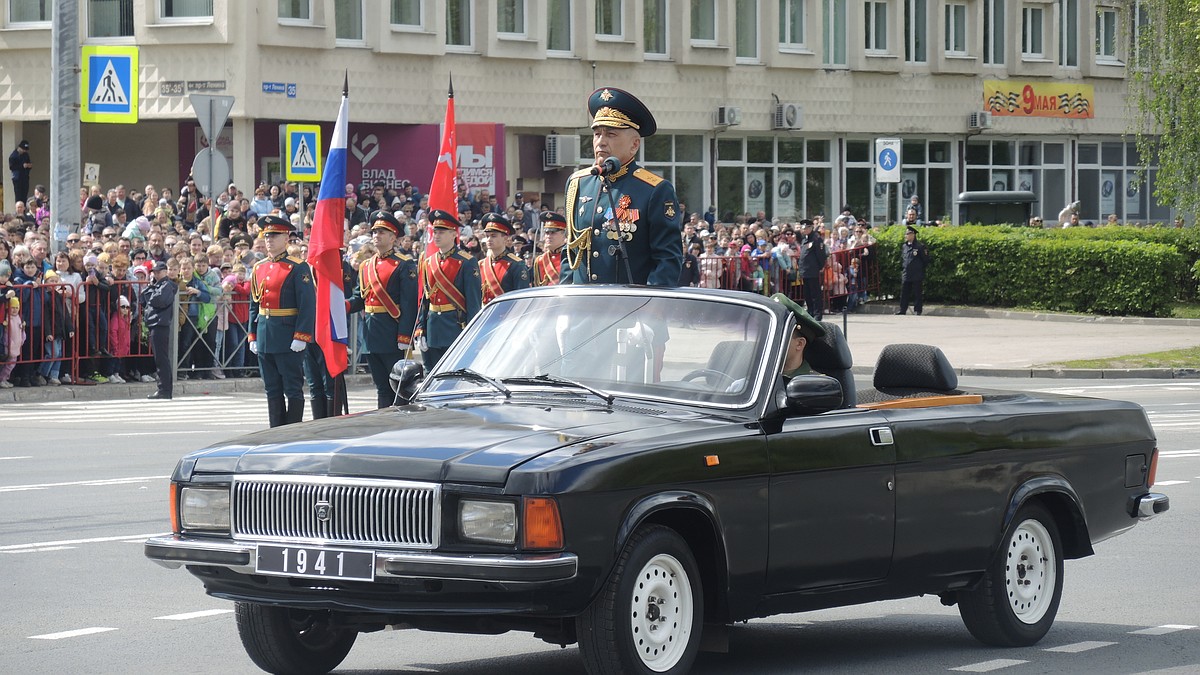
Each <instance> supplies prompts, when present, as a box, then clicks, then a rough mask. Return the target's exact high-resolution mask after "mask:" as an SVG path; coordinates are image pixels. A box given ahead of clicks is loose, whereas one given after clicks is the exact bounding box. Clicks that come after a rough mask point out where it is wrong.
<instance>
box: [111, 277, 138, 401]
mask: <svg viewBox="0 0 1200 675" xmlns="http://www.w3.org/2000/svg"><path fill="white" fill-rule="evenodd" d="M132 321H133V311H132V308H131V307H130V304H129V298H127V297H125V296H124V295H120V296H117V309H116V311H114V312H113V313H112V316H111V317H110V318H109V320H108V351H109V352H110V353H111V354H112V357H111V358H110V361H109V365H108V371H109V372H110V373H112V375H109V376H108V381H109V382H115V383H117V384H123V383H124V382H125V379H124V378H123V377H122V376H121V373H123V372H125V357H127V356H129V331H130V325H131V323H132ZM133 381H135V382H136V381H137V380H133Z"/></svg>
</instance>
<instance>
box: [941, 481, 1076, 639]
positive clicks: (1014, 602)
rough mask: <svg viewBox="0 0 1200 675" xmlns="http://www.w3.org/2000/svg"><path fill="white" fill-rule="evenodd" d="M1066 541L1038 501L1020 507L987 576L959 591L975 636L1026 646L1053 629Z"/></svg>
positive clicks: (965, 619) (961, 607) (961, 609)
mask: <svg viewBox="0 0 1200 675" xmlns="http://www.w3.org/2000/svg"><path fill="white" fill-rule="evenodd" d="M1062 585H1063V558H1062V540H1061V539H1060V537H1059V534H1058V526H1057V525H1056V524H1055V522H1054V518H1053V516H1051V515H1050V512H1049V511H1047V510H1046V508H1045V507H1044V506H1041V505H1040V504H1029V505H1026V506H1023V507H1021V509H1020V510H1019V511H1017V515H1016V517H1014V518H1013V521H1012V524H1011V525H1009V528H1008V531H1007V532H1006V533H1005V534H1004V540H1003V548H1002V550H1001V551H999V553H998V555H997V556H996V560H994V561H993V562H992V564H991V565H989V566H988V569H987V572H986V573H985V574H984V578H983V581H982V582H981V583H980V584H979V586H978V587H977V588H975V589H974V590H971V591H962V592H960V593H959V595H958V611H959V614H960V615H961V616H962V619H963V623H964V624H966V626H967V630H968V631H970V632H971V635H974V636H975V639H977V640H979V641H980V642H983V643H984V644H989V645H994V646H997V647H1028V646H1029V645H1032V644H1036V643H1037V642H1038V640H1041V639H1042V637H1044V636H1045V635H1046V633H1047V632H1048V631H1049V630H1050V626H1051V625H1052V624H1053V623H1054V617H1055V616H1056V615H1057V614H1058V603H1059V601H1060V600H1061V599H1062Z"/></svg>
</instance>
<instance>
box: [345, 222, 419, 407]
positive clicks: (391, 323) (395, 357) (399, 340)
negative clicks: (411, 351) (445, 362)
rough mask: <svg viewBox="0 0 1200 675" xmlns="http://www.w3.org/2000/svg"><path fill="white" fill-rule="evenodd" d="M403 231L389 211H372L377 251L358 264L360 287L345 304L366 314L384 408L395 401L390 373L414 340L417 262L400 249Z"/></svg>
mask: <svg viewBox="0 0 1200 675" xmlns="http://www.w3.org/2000/svg"><path fill="white" fill-rule="evenodd" d="M403 232H404V227H403V226H402V225H401V224H400V221H399V220H397V219H396V217H395V216H393V215H392V214H391V213H388V212H387V211H375V212H374V213H372V214H371V240H372V242H373V243H374V244H375V249H376V251H377V253H376V254H375V255H373V256H371V257H370V258H367V259H366V260H365V261H363V264H362V265H361V266H359V268H358V279H359V282H358V288H357V289H356V291H355V293H354V295H353V296H351V297H350V300H349V302H348V305H347V306H348V307H349V309H350V311H351V312H365V317H364V318H363V332H364V338H365V340H366V345H367V351H368V352H369V353H368V354H367V364H368V365H369V366H370V368H371V381H372V382H374V383H375V400H376V403H378V405H379V407H380V408H386V407H387V406H390V405H392V403H393V402H394V401H395V400H396V394H395V392H393V391H392V385H391V382H390V381H389V380H388V376H389V375H390V374H391V372H392V366H394V365H396V362H397V361H399V360H400V359H403V358H404V352H405V351H407V350H408V348H409V345H411V344H412V335H413V327H414V325H415V324H416V320H417V261H416V260H414V259H413V257H412V256H410V255H407V254H405V253H403V252H401V251H400V250H399V249H397V248H396V242H397V241H398V240H399V239H400V236H401V234H402V233H403Z"/></svg>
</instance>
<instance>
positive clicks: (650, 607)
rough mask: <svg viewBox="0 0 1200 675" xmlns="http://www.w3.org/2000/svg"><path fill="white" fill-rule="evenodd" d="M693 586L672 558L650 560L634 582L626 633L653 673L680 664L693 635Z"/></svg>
mask: <svg viewBox="0 0 1200 675" xmlns="http://www.w3.org/2000/svg"><path fill="white" fill-rule="evenodd" d="M692 611H693V601H692V584H691V581H690V580H689V579H688V576H687V572H686V571H684V569H683V565H681V564H680V563H679V561H678V560H677V559H675V558H674V557H673V556H669V555H666V554H659V555H656V556H654V557H653V558H651V559H650V561H649V562H647V563H646V565H645V566H644V567H642V569H641V571H639V572H638V575H637V579H636V580H635V581H634V585H633V593H632V595H631V596H630V598H629V630H630V638H631V639H632V640H633V648H634V650H635V651H636V652H637V655H638V658H640V659H641V660H642V663H643V664H644V665H645V666H646V667H647V668H649V669H650V670H653V671H654V672H659V673H661V672H665V671H667V670H670V669H671V668H673V667H674V666H675V664H677V663H679V659H681V658H682V657H683V653H684V651H686V650H687V646H688V642H689V641H690V640H691V637H692V635H691V633H692Z"/></svg>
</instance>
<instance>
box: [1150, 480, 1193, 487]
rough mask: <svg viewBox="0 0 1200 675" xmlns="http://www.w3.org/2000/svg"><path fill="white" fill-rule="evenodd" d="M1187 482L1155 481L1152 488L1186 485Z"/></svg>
mask: <svg viewBox="0 0 1200 675" xmlns="http://www.w3.org/2000/svg"><path fill="white" fill-rule="evenodd" d="M1188 482H1189V481H1186V480H1156V481H1154V487H1168V486H1171V485H1187V484H1188Z"/></svg>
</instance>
